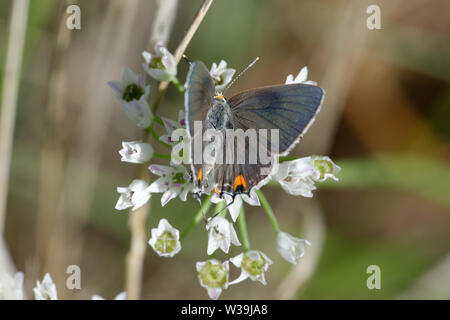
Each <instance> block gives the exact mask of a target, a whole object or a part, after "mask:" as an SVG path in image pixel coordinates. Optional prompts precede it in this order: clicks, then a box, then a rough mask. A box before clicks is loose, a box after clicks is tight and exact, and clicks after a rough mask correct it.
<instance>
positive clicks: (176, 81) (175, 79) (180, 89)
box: [172, 77, 186, 93]
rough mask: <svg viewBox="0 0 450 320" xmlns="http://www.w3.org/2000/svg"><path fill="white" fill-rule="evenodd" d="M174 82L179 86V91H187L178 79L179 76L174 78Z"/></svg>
mask: <svg viewBox="0 0 450 320" xmlns="http://www.w3.org/2000/svg"><path fill="white" fill-rule="evenodd" d="M172 83H173V84H174V85H175V86H176V87H177V89H178V91H180V92H181V93H184V92H185V91H186V89H185V88H184V86H183V85H182V84H181V83H180V81H178V78H177V77H174V78H173V79H172Z"/></svg>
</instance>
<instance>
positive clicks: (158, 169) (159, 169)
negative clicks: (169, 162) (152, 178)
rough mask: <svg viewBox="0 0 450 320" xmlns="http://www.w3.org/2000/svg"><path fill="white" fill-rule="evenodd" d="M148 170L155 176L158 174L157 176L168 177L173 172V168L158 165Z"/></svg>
mask: <svg viewBox="0 0 450 320" xmlns="http://www.w3.org/2000/svg"><path fill="white" fill-rule="evenodd" d="M148 169H149V170H150V171H151V172H152V173H153V174H156V175H157V176H167V175H169V174H171V173H172V172H173V168H172V167H168V166H162V165H157V164H153V165H151V166H149V167H148Z"/></svg>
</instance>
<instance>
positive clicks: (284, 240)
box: [277, 231, 311, 264]
mask: <svg viewBox="0 0 450 320" xmlns="http://www.w3.org/2000/svg"><path fill="white" fill-rule="evenodd" d="M306 245H307V246H311V243H309V241H308V240H304V239H299V238H295V237H293V236H292V235H290V234H289V233H286V232H282V231H280V232H278V235H277V250H278V252H279V254H280V255H281V256H282V257H283V258H284V260H286V261H288V262H290V263H292V264H296V263H297V262H298V260H299V259H300V258H301V257H303V255H304V254H305V246H306Z"/></svg>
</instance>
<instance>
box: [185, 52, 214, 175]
mask: <svg viewBox="0 0 450 320" xmlns="http://www.w3.org/2000/svg"><path fill="white" fill-rule="evenodd" d="M214 92H215V87H214V81H213V79H212V78H211V75H210V74H209V71H208V69H207V68H206V66H205V64H204V63H203V62H201V61H196V62H193V63H191V66H190V68H189V72H188V75H187V79H186V92H185V98H184V103H185V110H186V126H187V130H188V133H189V136H190V138H191V142H190V143H191V145H190V153H191V155H193V148H194V141H195V139H196V135H203V131H200V132H194V121H204V120H205V118H206V115H207V113H208V110H209V108H210V107H211V105H212V103H213V99H214ZM202 128H205V126H204V125H203V126H202ZM200 139H201V136H200ZM192 160H193V159H191V162H192V164H191V166H192V173H193V175H194V181H197V180H198V179H199V178H200V180H201V178H202V177H201V168H202V165H201V164H194V161H192Z"/></svg>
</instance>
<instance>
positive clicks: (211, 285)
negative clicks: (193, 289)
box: [196, 259, 230, 300]
mask: <svg viewBox="0 0 450 320" xmlns="http://www.w3.org/2000/svg"><path fill="white" fill-rule="evenodd" d="M196 269H197V272H198V279H199V280H200V285H201V286H202V287H203V288H205V289H206V290H207V291H208V295H209V297H210V298H211V299H214V300H217V299H218V298H219V296H220V294H221V293H222V290H224V289H227V288H228V275H229V270H230V267H229V263H228V261H225V262H224V263H220V262H219V261H217V260H216V259H211V260H207V261H203V262H197V264H196Z"/></svg>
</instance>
